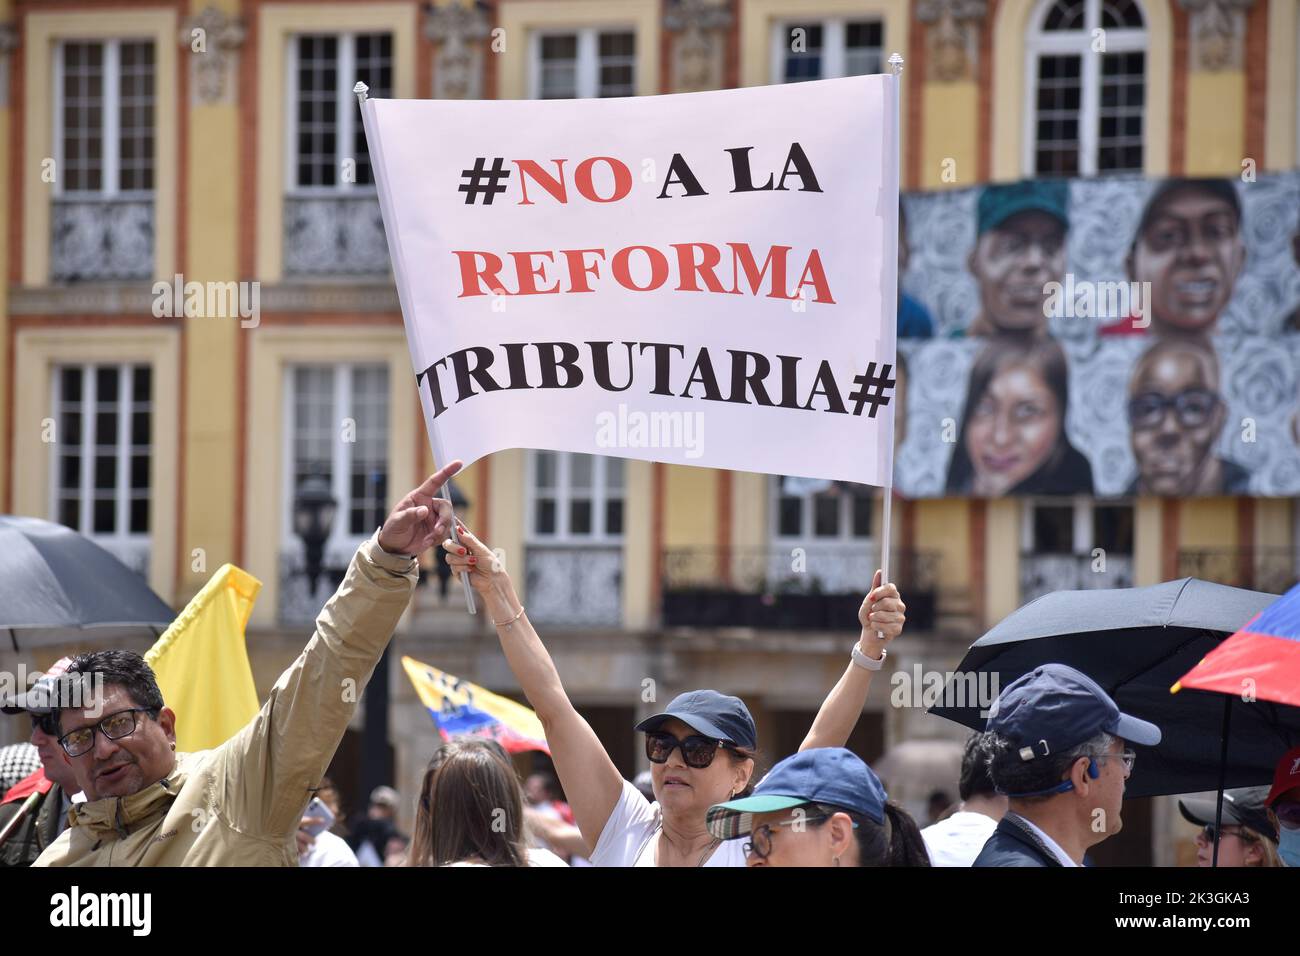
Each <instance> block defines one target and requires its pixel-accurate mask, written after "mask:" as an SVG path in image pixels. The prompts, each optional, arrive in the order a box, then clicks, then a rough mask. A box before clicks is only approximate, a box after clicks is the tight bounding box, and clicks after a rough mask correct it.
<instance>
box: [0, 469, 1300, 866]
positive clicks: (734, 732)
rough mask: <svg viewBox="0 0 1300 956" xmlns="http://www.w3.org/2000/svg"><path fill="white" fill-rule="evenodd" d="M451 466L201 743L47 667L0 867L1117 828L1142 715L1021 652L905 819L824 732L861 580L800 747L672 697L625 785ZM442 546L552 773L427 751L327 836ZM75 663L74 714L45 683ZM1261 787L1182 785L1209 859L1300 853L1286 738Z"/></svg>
mask: <svg viewBox="0 0 1300 956" xmlns="http://www.w3.org/2000/svg"><path fill="white" fill-rule="evenodd" d="M459 467H460V463H459V462H452V463H451V464H450V465H448V466H446V467H445V468H443V469H442V470H440V471H439V472H437V473H436V474H434V475H432V476H431V477H430V478H429V479H428V480H427V481H426V482H425V483H424V484H422V485H421V486H420V487H419V488H417V489H415V490H414V491H412V492H411V493H410V494H408V495H407V496H406V497H405V498H403V499H402V501H400V502H399V503H398V505H397V506H396V507H395V508H394V510H393V511H392V513H391V514H390V515H389V516H388V518H387V520H386V521H385V522H384V524H383V526H382V527H381V528H380V530H379V531H378V532H377V533H376V534H375V535H374V536H373V537H372V538H371V539H370V540H368V541H367V542H365V543H364V544H363V545H362V546H361V548H360V549H359V550H358V552H357V555H356V557H355V558H354V560H353V562H352V564H351V566H350V568H349V569H348V572H347V575H346V577H345V578H344V580H343V583H342V584H341V585H340V587H339V589H338V591H337V592H336V593H335V594H334V596H333V597H332V598H331V599H330V600H329V602H328V603H327V604H326V605H325V607H324V609H323V610H322V611H321V614H320V616H319V618H318V619H317V627H316V632H315V634H314V635H313V637H312V638H311V640H310V641H309V642H308V644H307V646H306V648H305V649H304V650H303V652H302V654H301V656H300V657H299V658H298V659H297V660H296V661H295V662H294V663H293V664H292V665H291V666H290V667H289V668H288V670H286V671H285V672H284V674H283V675H282V676H281V677H280V679H279V680H278V681H277V682H276V684H275V686H274V688H273V689H272V691H271V693H270V696H269V698H268V700H267V701H266V703H265V704H264V706H263V707H262V709H261V711H260V712H259V713H258V714H257V715H256V717H255V718H254V719H253V720H252V721H251V722H250V723H249V724H248V725H247V726H246V727H244V728H243V729H242V730H241V731H239V732H238V733H237V734H236V735H235V736H234V737H232V738H231V739H230V740H228V741H227V742H226V743H224V744H222V745H221V746H219V747H217V748H215V749H213V750H208V751H203V752H200V753H192V754H189V753H178V752H177V751H176V735H175V725H176V715H175V713H174V712H173V711H172V710H171V709H170V708H169V707H168V706H167V705H166V702H165V701H164V700H163V698H162V694H161V692H160V691H159V688H158V684H157V681H156V680H155V678H154V675H153V673H152V671H151V670H150V668H149V667H148V665H147V664H145V662H144V660H143V658H141V657H140V655H138V654H135V653H133V652H129V651H122V650H105V651H96V652H92V653H88V654H82V655H80V656H78V657H76V658H73V659H71V660H66V659H65V660H64V661H60V662H59V664H58V665H56V666H55V667H54V668H51V670H50V671H49V672H47V674H46V676H45V677H44V678H43V679H42V680H41V681H40V682H38V683H37V684H36V685H35V686H33V687H32V688H31V689H30V690H29V691H27V692H25V693H22V694H19V695H17V696H16V697H14V698H13V699H11V700H9V701H6V702H5V709H6V710H7V711H9V712H12V713H25V714H26V715H27V716H28V717H29V719H30V721H31V741H32V744H33V745H34V746H35V748H36V750H37V754H38V756H39V759H40V763H41V768H42V769H41V770H40V771H38V772H36V773H33V774H31V775H30V776H29V777H28V778H26V779H25V780H24V781H22V782H20V783H19V784H18V785H16V786H15V787H13V788H12V789H11V790H10V791H9V792H8V793H7V794H5V795H4V802H3V804H0V862H2V863H3V864H5V865H36V866H73V865H99V866H158V865H161V866H167V865H231V864H233V865H263V866H294V865H300V866H354V865H355V866H361V865H368V866H381V865H382V866H397V865H405V866H564V865H566V864H570V865H586V864H589V865H593V866H745V865H749V866H849V867H853V866H978V867H983V866H1047V867H1053V866H1062V867H1073V866H1083V865H1087V852H1088V850H1089V849H1090V848H1092V847H1094V846H1096V845H1097V844H1098V843H1100V842H1101V841H1102V840H1105V839H1106V838H1107V837H1109V836H1111V835H1113V834H1114V833H1117V832H1118V831H1119V830H1120V828H1121V826H1122V816H1121V813H1122V803H1123V797H1124V789H1125V781H1126V780H1127V778H1128V776H1129V774H1130V773H1131V771H1132V769H1133V764H1134V761H1135V760H1136V753H1135V751H1134V750H1133V749H1132V747H1133V746H1141V747H1148V748H1150V747H1157V746H1158V745H1159V743H1160V739H1161V733H1160V729H1159V728H1157V727H1156V726H1154V725H1153V724H1150V723H1148V722H1146V721H1143V720H1140V719H1137V718H1135V717H1133V716H1131V715H1128V714H1124V713H1122V712H1121V711H1120V710H1119V708H1118V707H1117V706H1116V705H1115V703H1114V701H1113V700H1112V699H1111V698H1110V697H1109V696H1108V695H1107V694H1106V692H1105V691H1104V690H1103V689H1102V688H1101V687H1100V686H1098V685H1097V684H1096V683H1095V682H1093V681H1092V680H1091V679H1090V678H1088V677H1087V676H1086V675H1084V674H1082V673H1080V672H1079V671H1077V670H1074V669H1073V668H1070V667H1066V666H1064V665H1061V664H1052V663H1048V664H1044V665H1042V666H1039V667H1037V668H1035V669H1034V670H1032V671H1030V672H1029V673H1027V674H1025V675H1024V676H1022V677H1020V678H1018V679H1017V680H1015V681H1013V682H1012V683H1010V684H1009V685H1007V686H1006V687H1005V688H1004V689H1003V690H1002V692H1001V694H1000V695H999V696H998V698H997V700H996V701H995V702H994V704H993V706H992V708H991V710H990V714H989V719H988V723H987V726H986V728H985V730H984V731H983V732H981V733H977V734H975V735H973V736H972V737H971V739H970V741H969V742H968V744H967V746H966V749H965V753H964V756H963V759H962V766H961V778H960V781H959V788H958V790H959V795H960V800H961V802H960V804H959V805H958V806H957V807H956V808H955V809H954V810H952V811H951V812H950V813H947V814H945V815H943V818H942V819H938V820H936V821H935V822H933V823H931V825H929V826H927V827H926V828H925V829H924V830H922V829H921V828H920V827H919V826H918V825H917V822H916V821H915V820H914V819H913V818H912V816H911V815H910V814H909V813H908V812H907V811H906V810H905V809H904V808H903V807H901V806H900V805H899V804H897V803H896V802H894V801H892V800H890V798H889V796H888V793H887V792H886V788H885V786H884V784H883V783H882V781H881V780H880V778H879V777H878V776H877V775H876V773H875V772H874V771H873V770H872V769H871V767H869V766H868V765H867V764H866V763H865V762H864V761H863V760H862V759H861V758H859V757H858V756H857V755H855V754H854V753H853V752H851V751H850V750H848V749H847V748H846V746H845V745H846V743H847V742H848V739H849V735H850V733H851V732H852V730H853V728H854V726H855V724H856V722H857V720H858V717H859V715H860V714H861V712H862V710H863V705H864V704H865V702H866V699H867V695H868V691H869V689H870V686H871V681H872V678H873V675H874V674H875V673H877V672H878V671H879V670H880V669H881V668H882V667H883V665H884V661H885V658H886V656H887V654H888V645H889V644H890V642H891V641H892V640H894V639H895V638H896V637H897V636H898V635H899V634H900V633H901V632H902V629H903V626H904V623H905V611H906V607H905V605H904V604H903V601H902V599H901V597H900V596H899V594H898V591H897V589H896V588H895V587H894V586H893V585H892V584H888V583H885V582H883V581H882V579H881V576H880V575H879V573H878V574H877V576H876V579H875V581H874V582H873V587H872V589H871V591H870V592H869V593H868V594H867V596H866V598H865V599H864V600H863V603H862V606H861V609H860V611H859V623H860V625H861V634H860V636H859V640H858V642H857V644H856V646H854V647H853V648H852V650H851V652H850V659H849V661H848V663H847V664H846V667H845V671H844V673H843V675H842V676H841V677H840V679H839V681H838V682H837V683H836V684H835V686H834V687H833V688H831V690H830V692H829V693H828V695H827V697H826V699H825V700H824V702H823V703H822V706H821V709H820V710H819V712H818V713H817V716H816V718H815V719H814V721H813V724H812V726H811V727H810V728H809V730H808V733H807V736H806V737H805V738H804V740H803V743H802V744H801V746H800V748H799V750H798V752H796V753H794V754H792V755H789V756H785V757H784V758H783V759H780V760H777V761H776V763H775V764H774V765H773V766H772V767H771V769H770V770H768V771H767V773H766V774H762V775H760V774H759V772H758V771H759V764H760V761H762V760H763V759H764V755H763V752H762V750H761V748H760V742H759V740H758V733H757V728H756V725H755V722H754V719H753V717H752V715H751V713H750V710H749V708H748V707H747V706H746V704H745V702H744V701H742V700H740V699H739V698H737V697H733V696H729V695H726V694H724V693H720V692H719V691H717V690H712V689H700V690H693V691H689V692H687V693H683V694H680V695H678V696H677V697H676V698H674V699H673V700H672V701H671V702H670V703H669V704H668V705H667V707H665V708H664V709H663V710H662V711H660V712H658V713H655V714H653V715H651V716H649V717H647V718H646V719H644V720H642V721H641V722H640V723H638V724H637V725H636V730H637V731H638V732H640V733H641V734H643V735H644V736H643V741H644V746H645V755H646V758H647V760H648V761H649V764H650V771H649V778H648V780H646V779H638V780H636V781H628V780H625V779H624V778H623V776H622V775H621V774H620V772H619V771H618V769H617V768H616V767H615V764H614V761H613V760H612V759H611V757H610V755H609V754H608V752H607V751H606V750H605V748H604V746H603V745H602V744H601V742H600V739H599V738H598V737H597V735H596V734H595V732H594V731H593V730H592V728H591V726H590V725H589V724H588V723H587V721H586V720H585V719H584V718H583V717H582V715H581V714H580V713H579V712H578V710H577V709H576V708H575V707H574V705H573V703H572V702H571V701H570V699H569V697H568V695H567V693H566V692H565V689H564V685H563V683H562V681H561V679H560V675H559V672H558V670H557V669H556V666H555V663H554V661H553V660H552V658H551V656H550V654H549V653H548V651H547V649H546V646H545V645H544V643H543V642H542V640H541V638H540V637H539V636H538V634H537V631H536V630H535V629H534V628H533V626H532V624H531V623H530V621H529V619H528V617H527V613H526V609H525V608H524V606H523V604H522V603H521V602H520V600H519V598H518V595H517V594H516V592H515V589H514V586H513V583H512V582H511V579H510V576H509V574H508V573H507V572H506V570H505V569H504V567H503V566H502V564H501V562H500V561H498V560H497V559H496V557H495V555H494V554H493V552H492V551H491V549H490V548H489V547H488V546H487V544H485V543H484V542H482V541H480V540H479V539H478V538H477V537H476V536H475V535H474V534H473V533H472V532H471V531H470V530H469V529H468V528H466V527H464V526H463V525H460V524H457V525H456V534H455V536H454V537H452V536H450V531H451V527H452V522H453V520H454V519H453V518H452V516H451V506H450V504H449V503H448V502H447V501H445V500H443V499H441V498H439V497H437V496H438V493H439V491H440V489H441V487H442V485H443V484H444V482H445V481H446V480H447V479H448V478H450V477H451V475H453V474H454V473H455V472H456V471H457V470H458V469H459ZM439 543H441V545H442V547H443V548H444V549H445V550H446V552H447V561H448V564H449V565H450V566H451V569H452V570H453V571H454V572H465V573H466V574H468V576H469V580H470V583H471V585H472V586H473V588H474V590H475V591H476V592H477V594H478V595H479V597H480V599H481V601H482V605H483V608H484V613H485V614H486V615H487V616H488V617H489V618H490V620H491V622H492V624H493V625H494V627H495V629H496V632H497V636H498V638H499V639H500V642H501V650H502V653H503V655H504V657H505V660H506V662H507V663H508V664H509V666H510V668H511V670H512V672H513V673H514V676H515V678H516V680H517V681H518V683H519V686H520V687H521V688H522V689H523V692H524V694H525V695H526V697H527V698H528V701H529V703H530V704H531V705H532V707H533V709H534V710H535V711H536V713H537V716H538V718H539V719H540V721H541V723H542V726H543V728H544V729H545V732H546V739H547V743H548V745H549V747H550V749H551V756H552V759H553V761H554V766H555V772H556V775H557V777H556V778H552V777H548V776H547V775H544V774H537V775H534V776H532V777H530V778H529V779H528V780H527V781H526V782H525V783H521V781H520V779H519V776H518V774H517V773H516V770H515V767H514V764H513V762H512V760H511V758H510V756H509V755H508V754H507V753H506V752H505V750H504V749H503V748H502V746H501V745H500V744H499V743H497V742H496V741H494V740H491V739H488V738H485V737H462V738H458V739H453V740H450V741H447V742H445V743H443V744H442V745H441V746H439V747H438V748H437V749H436V750H435V751H434V753H433V754H432V757H431V759H430V761H429V764H428V768H427V770H426V772H425V774H424V778H423V781H422V783H421V786H420V792H419V795H418V798H417V800H416V803H415V806H414V820H415V823H414V828H413V832H412V833H410V834H405V833H402V832H401V831H400V830H399V829H398V826H397V820H398V817H399V815H400V811H401V809H402V804H401V798H400V796H399V795H398V794H397V792H396V791H394V790H393V789H392V788H390V787H379V788H377V789H376V790H375V791H373V792H372V793H371V794H370V800H369V806H368V808H367V810H366V812H365V813H364V815H363V816H361V818H360V819H357V820H354V821H352V823H351V825H350V826H349V827H348V839H347V840H344V839H342V838H341V837H339V836H338V835H337V834H336V833H334V832H332V829H331V828H337V827H339V826H341V825H342V824H343V822H344V821H343V814H342V808H341V806H340V803H339V795H338V790H337V788H336V787H335V786H334V785H333V783H332V782H331V781H330V780H329V779H328V778H327V777H326V776H325V772H326V769H327V768H328V766H329V764H330V761H331V759H332V758H333V755H334V752H335V750H336V749H337V747H338V744H339V742H340V740H341V738H342V735H343V732H344V730H345V728H346V727H347V724H348V721H349V720H350V719H351V716H352V713H353V711H354V709H355V703H353V702H351V700H350V698H349V697H348V696H347V695H343V694H340V693H339V692H338V688H339V687H341V686H343V685H344V684H345V682H346V681H349V680H352V681H356V683H357V685H364V684H365V682H366V681H367V680H368V679H369V676H370V674H371V672H372V671H373V669H374V666H375V664H376V662H377V661H378V659H379V656H380V655H381V654H382V653H383V650H384V648H385V647H386V645H387V643H388V641H389V639H390V638H391V636H392V634H393V630H394V628H395V627H396V625H397V621H398V618H399V617H400V616H401V614H402V612H403V611H404V610H405V608H406V605H407V603H408V601H409V599H410V596H411V592H412V589H413V588H414V585H415V580H416V577H417V575H418V565H417V559H418V557H419V555H421V554H422V553H423V552H424V551H426V550H428V549H429V548H431V547H433V546H434V545H436V544H439ZM88 678H94V682H95V686H99V687H100V688H101V693H100V694H99V695H98V697H97V699H95V700H93V701H90V702H89V703H90V706H84V702H83V704H82V705H78V706H69V705H68V704H67V696H66V692H67V690H68V688H69V687H70V686H71V685H72V684H73V683H75V682H77V681H83V682H84V681H85V680H87V679H88ZM1279 757H1280V759H1279V762H1278V765H1277V771H1276V776H1275V780H1274V782H1273V784H1272V786H1271V787H1267V788H1265V787H1259V788H1248V789H1245V790H1236V791H1229V792H1227V793H1226V794H1225V800H1224V807H1223V812H1222V816H1221V819H1220V831H1219V832H1218V833H1216V832H1215V829H1214V825H1215V812H1214V810H1215V808H1214V806H1213V803H1212V802H1208V803H1207V801H1204V800H1197V799H1194V798H1189V799H1185V800H1183V801H1181V803H1180V805H1179V807H1180V810H1181V812H1182V814H1183V816H1184V817H1185V818H1186V819H1187V820H1189V821H1191V822H1193V823H1195V824H1196V825H1197V826H1200V827H1202V830H1201V835H1200V836H1199V837H1198V841H1199V846H1200V848H1201V854H1200V862H1202V863H1203V864H1208V863H1209V862H1211V857H1210V856H1209V855H1207V854H1206V852H1205V850H1206V847H1208V846H1210V845H1212V844H1213V843H1214V842H1215V838H1216V836H1217V842H1218V846H1219V860H1218V862H1219V864H1220V865H1243V866H1300V748H1296V749H1293V750H1291V751H1289V752H1288V753H1286V754H1285V755H1279Z"/></svg>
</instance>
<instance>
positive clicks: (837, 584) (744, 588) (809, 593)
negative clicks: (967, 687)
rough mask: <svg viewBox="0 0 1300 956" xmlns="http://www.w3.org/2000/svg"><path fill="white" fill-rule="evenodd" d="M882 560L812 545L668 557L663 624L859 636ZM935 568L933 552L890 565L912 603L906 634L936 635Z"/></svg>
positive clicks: (682, 552)
mask: <svg viewBox="0 0 1300 956" xmlns="http://www.w3.org/2000/svg"><path fill="white" fill-rule="evenodd" d="M801 551H802V552H803V553H800V552H801ZM792 552H793V553H792ZM879 558H880V556H879V554H873V553H869V549H867V548H861V549H857V551H856V552H853V553H850V552H847V551H845V550H843V549H835V548H818V547H817V546H815V545H811V546H809V547H808V548H806V549H801V548H798V546H792V547H788V548H787V547H783V546H772V547H761V548H686V549H668V550H665V551H664V552H663V555H662V559H661V575H662V582H663V606H662V614H663V623H664V626H665V627H751V628H756V629H760V630H814V631H827V630H830V631H838V630H857V628H858V624H857V619H858V608H859V607H860V606H861V604H862V598H863V597H864V596H865V595H866V592H867V589H868V587H869V586H870V584H871V578H872V575H873V574H874V573H875V570H876V568H877V567H879V564H880V560H879ZM938 567H939V555H938V554H937V553H935V552H929V551H899V552H896V553H895V555H894V557H893V560H892V562H891V568H890V577H892V578H893V579H894V581H895V582H896V583H897V584H898V588H899V591H900V592H901V593H902V595H903V600H904V601H905V602H906V603H907V621H908V626H909V627H914V628H917V629H921V630H930V629H932V628H933V627H934V624H935V616H936V604H937V599H936V596H937V592H938V580H939V574H938Z"/></svg>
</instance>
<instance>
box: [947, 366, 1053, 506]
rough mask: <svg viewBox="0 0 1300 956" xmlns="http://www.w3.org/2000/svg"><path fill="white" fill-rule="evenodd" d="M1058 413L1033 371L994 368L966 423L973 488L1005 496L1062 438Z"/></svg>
mask: <svg viewBox="0 0 1300 956" xmlns="http://www.w3.org/2000/svg"><path fill="white" fill-rule="evenodd" d="M1062 414H1063V409H1061V408H1060V406H1059V404H1058V402H1057V400H1056V395H1055V394H1054V393H1053V392H1052V390H1051V389H1050V388H1048V386H1047V383H1046V382H1045V381H1043V378H1042V375H1040V374H1039V373H1038V372H1037V371H1036V370H1034V369H1032V368H1029V367H1027V366H1025V365H1011V366H1007V367H1006V368H1004V369H1002V370H1001V371H1000V372H998V373H997V374H996V375H995V376H994V377H993V380H992V381H991V382H990V383H989V387H988V389H987V390H986V391H985V392H984V394H983V395H982V396H981V397H980V398H979V400H978V402H977V404H976V405H975V408H974V409H972V410H971V413H970V418H969V420H968V422H967V424H966V453H967V454H968V455H969V456H970V460H971V465H972V466H973V467H974V470H975V485H974V488H973V491H974V493H975V494H976V495H979V496H981V497H994V496H997V495H1004V494H1006V493H1007V492H1008V491H1010V490H1011V489H1012V488H1014V487H1015V486H1016V485H1018V484H1020V482H1022V481H1024V480H1025V479H1026V478H1028V477H1029V476H1030V475H1032V474H1033V473H1034V472H1035V471H1037V470H1038V468H1039V467H1041V466H1042V464H1043V463H1044V462H1045V461H1047V459H1048V456H1050V455H1051V453H1052V449H1053V448H1055V447H1056V443H1057V441H1058V440H1059V439H1060V437H1061V416H1062Z"/></svg>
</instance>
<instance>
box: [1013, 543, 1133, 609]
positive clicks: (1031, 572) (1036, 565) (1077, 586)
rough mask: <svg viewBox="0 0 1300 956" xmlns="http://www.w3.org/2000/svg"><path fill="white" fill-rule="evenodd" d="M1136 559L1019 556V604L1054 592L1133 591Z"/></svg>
mask: <svg viewBox="0 0 1300 956" xmlns="http://www.w3.org/2000/svg"><path fill="white" fill-rule="evenodd" d="M1132 586H1133V556H1132V555H1131V554H1112V553H1107V554H1104V555H1100V556H1098V557H1097V558H1094V557H1093V556H1092V555H1091V554H1022V555H1021V556H1020V603H1021V604H1028V603H1029V602H1030V601H1032V600H1034V599H1036V598H1040V597H1042V596H1043V595H1044V594H1051V593H1052V592H1053V591H1092V590H1096V589H1098V588H1131V587H1132Z"/></svg>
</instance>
